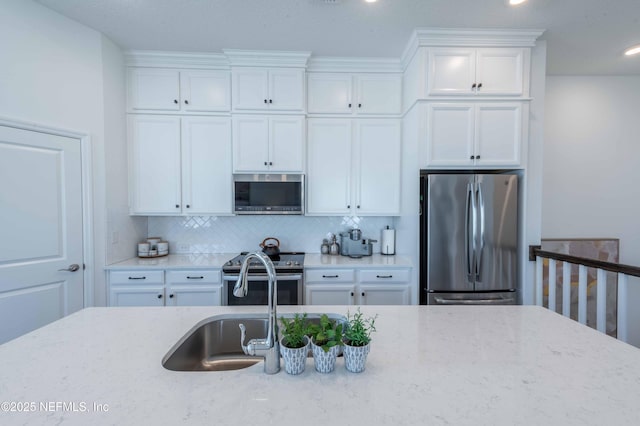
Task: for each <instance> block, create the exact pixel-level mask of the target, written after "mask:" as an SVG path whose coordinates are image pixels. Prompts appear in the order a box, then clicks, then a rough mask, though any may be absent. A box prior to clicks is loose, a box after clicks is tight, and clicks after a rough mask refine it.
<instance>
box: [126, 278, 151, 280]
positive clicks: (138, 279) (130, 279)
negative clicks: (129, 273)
mask: <svg viewBox="0 0 640 426" xmlns="http://www.w3.org/2000/svg"><path fill="white" fill-rule="evenodd" d="M129 279H130V280H146V279H147V277H129Z"/></svg>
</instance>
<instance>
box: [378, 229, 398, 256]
mask: <svg viewBox="0 0 640 426" xmlns="http://www.w3.org/2000/svg"><path fill="white" fill-rule="evenodd" d="M380 254H384V255H387V256H391V255H394V254H396V231H395V229H391V228H390V227H389V225H387V227H386V229H383V230H382V236H381V238H380Z"/></svg>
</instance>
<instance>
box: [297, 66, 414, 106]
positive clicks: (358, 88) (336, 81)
mask: <svg viewBox="0 0 640 426" xmlns="http://www.w3.org/2000/svg"><path fill="white" fill-rule="evenodd" d="M307 87H308V89H307V90H308V104H307V112H308V113H310V114H362V115H365V114H379V115H385V114H386V115H389V114H399V113H400V112H401V97H402V75H400V74H385V73H363V74H349V73H310V74H309V75H308V77H307Z"/></svg>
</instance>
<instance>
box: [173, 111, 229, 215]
mask: <svg viewBox="0 0 640 426" xmlns="http://www.w3.org/2000/svg"><path fill="white" fill-rule="evenodd" d="M231 180H232V171H231V119H230V118H218V117H184V118H183V119H182V204H183V206H182V207H183V208H182V212H183V213H191V214H200V215H203V214H231V210H232V206H231V198H232V195H231V185H232V183H231Z"/></svg>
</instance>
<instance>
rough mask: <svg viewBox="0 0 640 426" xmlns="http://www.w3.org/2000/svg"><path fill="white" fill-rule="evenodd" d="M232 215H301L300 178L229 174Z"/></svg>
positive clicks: (301, 194) (301, 179)
mask: <svg viewBox="0 0 640 426" xmlns="http://www.w3.org/2000/svg"><path fill="white" fill-rule="evenodd" d="M233 195H234V203H233V211H234V212H235V213H236V214H304V175H298V174H236V175H233Z"/></svg>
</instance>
